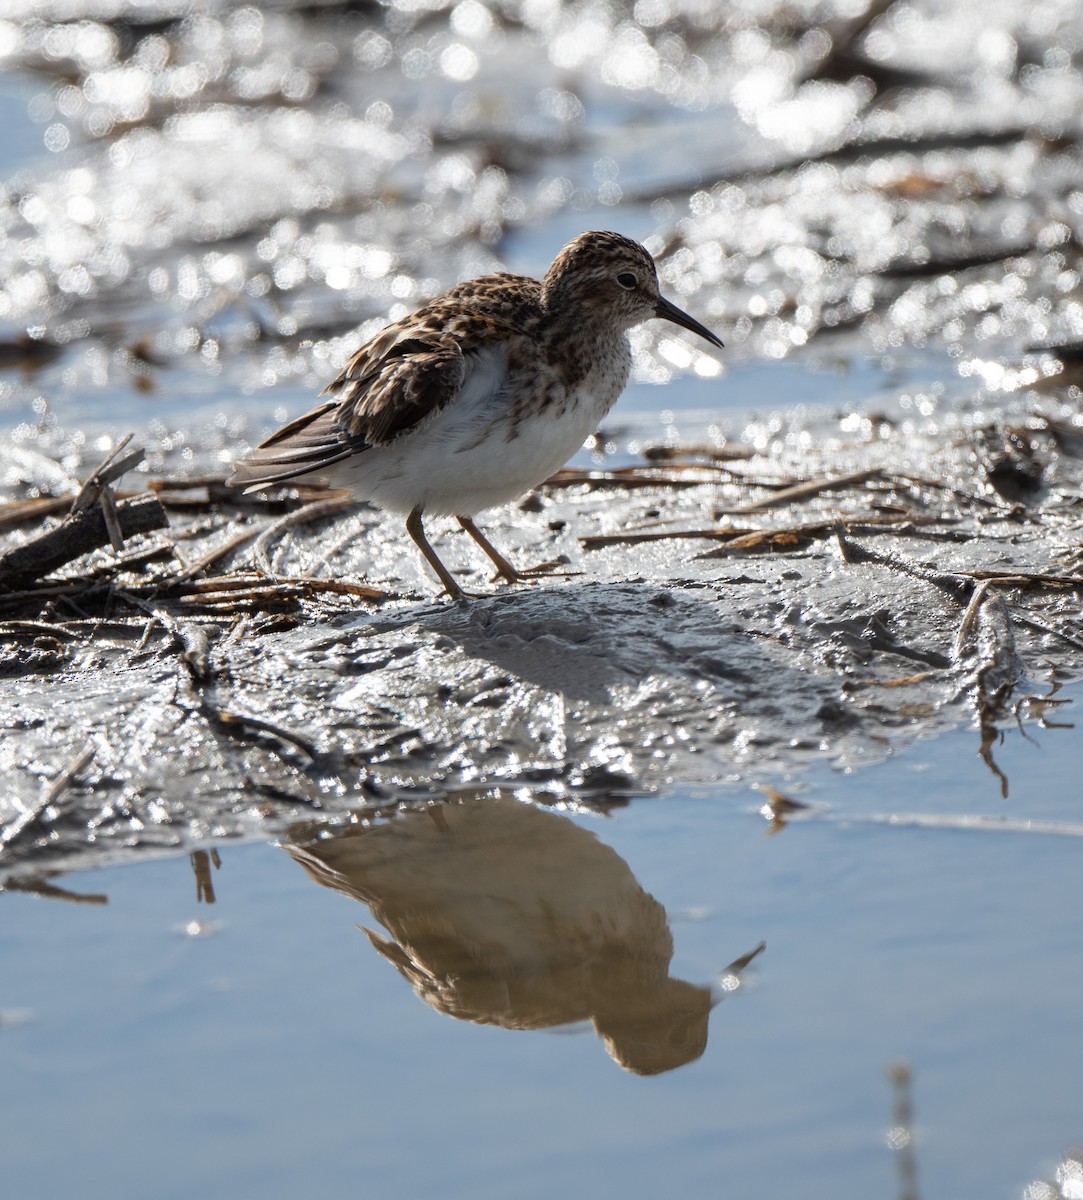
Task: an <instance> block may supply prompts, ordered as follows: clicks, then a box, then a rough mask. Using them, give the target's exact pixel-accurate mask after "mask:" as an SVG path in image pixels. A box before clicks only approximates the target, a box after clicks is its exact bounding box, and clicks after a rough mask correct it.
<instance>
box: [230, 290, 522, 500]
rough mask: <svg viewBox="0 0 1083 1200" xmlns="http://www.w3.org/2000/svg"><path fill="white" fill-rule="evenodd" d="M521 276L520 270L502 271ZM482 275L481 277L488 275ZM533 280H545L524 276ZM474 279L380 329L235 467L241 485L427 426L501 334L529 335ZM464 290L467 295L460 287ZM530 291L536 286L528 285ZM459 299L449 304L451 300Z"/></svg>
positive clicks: (302, 471)
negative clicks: (317, 395) (316, 395)
mask: <svg viewBox="0 0 1083 1200" xmlns="http://www.w3.org/2000/svg"><path fill="white" fill-rule="evenodd" d="M498 278H499V279H500V280H501V281H503V280H505V279H506V280H508V281H514V282H516V283H518V282H519V278H520V277H518V276H500V277H498ZM487 282H489V281H488V280H479V281H476V283H487ZM522 285H523V286H524V289H525V288H528V287H532V288H535V289H536V288H537V287H538V285H537V284H536V283H535V282H534V281H533V280H528V279H526V278H525V277H524V278H523V279H522ZM467 287H468V285H460V288H456V289H453V290H452V292H450V293H448V295H447V296H446V297H445V298H444V301H445V303H443V304H442V303H441V302H440V301H435V302H433V303H432V304H430V305H428V306H426V307H425V308H423V309H421V310H420V311H419V312H417V313H415V314H413V315H412V316H410V317H406V318H404V319H403V320H401V321H397V322H396V323H395V324H393V325H389V326H388V327H387V328H386V329H384V330H382V331H381V332H380V333H378V334H377V335H376V336H375V337H374V338H372V339H371V340H370V341H368V342H366V343H365V344H364V345H363V346H362V347H361V349H360V350H358V351H357V352H356V353H355V354H354V355H353V357H352V358H351V359H350V360H349V362H347V364H346V366H345V367H344V368H343V370H342V372H341V373H340V374H339V375H338V377H337V378H336V379H334V380H333V381H332V382H331V383H330V384H328V386H327V387H326V388H325V389H324V393H323V394H324V395H327V396H329V397H330V399H328V400H325V401H324V402H323V403H322V404H319V405H317V406H316V407H315V408H313V409H312V410H311V411H310V412H307V413H305V414H304V415H303V416H301V417H298V418H297V419H296V420H295V421H291V422H290V424H288V425H285V426H283V428H281V429H279V430H278V431H277V432H275V433H273V434H271V436H270V437H269V438H267V439H266V441H264V442H261V443H260V445H259V446H258V447H257V448H256V449H255V450H253V451H251V452H250V453H249V454H247V455H246V456H245V457H244V458H243V459H241V461H240V462H238V463H237V464H236V466H235V468H234V471H233V474H232V475H231V476H230V479H229V482H230V484H231V485H232V486H234V487H244V488H256V487H261V486H263V485H264V484H268V483H280V482H283V481H285V480H287V479H293V478H296V477H297V476H299V475H308V474H317V473H318V472H320V471H322V470H325V469H326V468H328V467H330V466H333V465H334V464H335V463H338V462H341V461H342V460H343V459H346V458H349V457H350V456H351V455H354V454H358V453H360V452H361V451H363V450H366V449H367V448H368V447H369V446H382V445H386V444H387V443H388V442H391V441H393V440H394V439H395V438H397V437H400V436H401V435H403V434H405V433H409V432H410V431H411V430H414V429H417V428H419V427H420V426H421V425H423V424H424V423H425V422H426V421H427V420H428V419H429V418H431V417H432V416H434V415H435V414H436V413H438V412H439V411H440V410H441V409H443V408H446V407H447V405H448V404H449V403H450V402H451V401H452V400H453V399H454V398H455V396H456V395H457V394H458V393H459V390H460V388H461V387H462V385H463V381H464V379H465V378H466V375H467V371H468V369H469V367H470V364H471V359H472V358H473V356H475V355H476V354H477V353H478V352H479V351H480V350H482V349H483V348H484V347H485V346H487V345H491V344H492V342H493V340H494V339H501V338H506V339H508V340H509V341H513V342H517V343H521V342H522V340H523V339H524V338H525V337H529V336H530V334H529V332H528V330H527V329H526V328H525V327H524V322H523V321H522V320H521V319H518V318H519V317H521V315H522V314H521V312H520V313H518V314H516V313H515V312H494V311H492V310H491V309H490V308H486V307H484V306H482V305H471V303H470V295H469V294H466V289H467ZM460 290H462V291H463V293H464V294H463V295H460V294H459V293H460ZM527 294H528V295H530V294H531V293H527ZM448 300H454V301H456V302H457V303H456V304H453V305H452V307H451V311H450V312H449V310H448V308H447V307H446V301H448Z"/></svg>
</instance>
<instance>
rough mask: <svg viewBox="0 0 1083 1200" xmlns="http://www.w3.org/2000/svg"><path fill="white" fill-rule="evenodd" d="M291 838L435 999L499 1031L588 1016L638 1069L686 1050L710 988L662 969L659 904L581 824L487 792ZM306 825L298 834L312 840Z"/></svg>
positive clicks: (373, 937)
mask: <svg viewBox="0 0 1083 1200" xmlns="http://www.w3.org/2000/svg"><path fill="white" fill-rule="evenodd" d="M328 832H329V834H330V836H326V835H325V836H323V837H320V838H317V839H314V840H305V841H303V842H298V843H296V844H293V845H290V846H287V849H288V851H289V853H290V854H291V855H292V856H293V857H294V858H295V859H296V860H297V862H299V863H300V864H301V865H302V866H303V867H304V868H305V870H306V871H308V873H309V874H310V875H311V876H312V878H313V879H314V880H316V882H317V883H320V884H323V885H324V886H326V887H330V888H333V889H335V890H336V891H339V892H343V893H344V894H346V895H348V896H352V897H354V898H355V899H357V900H361V901H363V902H364V903H365V904H367V905H368V906H369V908H370V909H371V911H372V915H373V916H374V917H375V918H376V920H377V921H379V923H380V924H381V925H382V926H383V927H384V929H385V930H386V931H387V933H388V934H389V935H390V936H386V937H385V936H383V935H381V934H378V933H374V932H373V931H372V930H369V929H366V930H365V933H366V934H367V935H368V937H369V940H370V941H371V942H372V944H373V946H374V947H375V948H376V950H377V951H378V952H379V953H380V954H382V955H383V957H384V958H386V959H387V960H388V961H389V962H391V963H393V964H394V965H395V967H396V968H397V969H398V971H399V972H400V973H401V974H402V975H403V976H404V977H405V978H406V979H408V980H409V981H410V983H411V984H412V985H413V988H414V991H415V992H417V994H418V995H419V996H420V997H421V998H422V999H423V1000H424V1001H425V1003H426V1004H428V1005H430V1006H431V1007H432V1008H434V1009H436V1010H437V1011H438V1012H442V1013H447V1014H448V1015H449V1016H452V1017H456V1018H458V1019H459V1020H464V1021H474V1022H476V1023H477V1024H482V1025H499V1026H501V1027H503V1028H505V1029H549V1028H553V1027H554V1026H560V1025H567V1024H570V1023H572V1022H578V1021H585V1020H589V1021H590V1022H591V1023H592V1024H593V1026H594V1029H595V1031H596V1032H597V1034H598V1035H599V1037H601V1038H602V1039H603V1041H604V1043H605V1048H606V1051H607V1052H608V1053H609V1055H610V1057H611V1058H612V1059H613V1060H614V1061H615V1062H616V1063H618V1064H619V1065H620V1066H621V1067H623V1068H624V1069H625V1070H628V1071H633V1072H635V1073H636V1074H638V1075H657V1074H660V1073H661V1072H663V1071H671V1070H673V1069H674V1068H676V1067H680V1066H683V1065H684V1064H685V1063H689V1062H693V1061H694V1060H695V1059H697V1058H699V1056H700V1055H701V1054H702V1053H703V1051H704V1049H705V1048H706V1046H707V1023H708V1018H709V1016H710V1012H711V1009H712V1008H713V1007H714V1005H715V1004H716V1003H717V1002H718V1001H719V1000H720V999H721V998H722V996H723V995H724V994H725V992H726V991H728V990H732V988H733V986H734V985H735V983H736V980H737V977H738V975H739V972H740V971H741V969H742V968H743V967H745V966H746V965H747V964H748V962H749V961H751V959H752V958H754V957H755V956H756V955H757V954H758V953H759V952H760V951H761V950H762V949H763V945H762V944H761V945H760V946H758V947H757V948H756V949H755V950H754V951H752V952H751V953H750V954H747V955H745V956H743V957H742V958H740V959H738V960H737V961H736V962H734V963H732V964H730V966H729V967H728V968H727V969H726V971H725V972H724V975H723V984H722V985H721V987H719V988H715V989H712V988H711V987H705V986H699V985H696V984H692V983H686V982H685V981H684V980H681V979H674V978H672V977H671V976H670V973H669V966H670V960H671V958H672V956H673V937H672V935H671V934H670V931H669V925H668V923H667V920H666V912H665V909H664V908H663V907H662V906H661V905H660V904H659V903H658V901H657V900H655V899H654V897H653V896H650V895H648V894H647V893H646V892H645V891H644V890H643V889H642V888H641V887H640V886H639V884H638V883H637V882H636V879H635V876H634V875H633V874H632V872H631V870H630V869H629V867H628V864H627V863H626V862H625V861H624V860H623V859H622V858H621V857H620V856H619V855H618V854H617V853H616V852H615V851H614V850H612V849H610V848H609V847H608V846H606V845H604V844H603V843H602V842H600V841H598V839H597V838H596V837H595V836H594V835H593V834H592V833H590V832H589V831H588V830H586V829H582V828H580V827H579V826H578V825H576V824H574V823H573V822H572V821H569V820H568V819H567V818H566V817H563V816H560V815H559V814H557V813H554V812H552V811H548V810H543V809H539V808H536V807H534V806H532V805H530V804H525V803H521V802H519V801H517V800H515V799H512V798H511V797H509V796H502V795H491V794H490V795H488V796H486V797H484V798H481V799H471V800H467V801H463V802H460V803H457V804H448V805H438V806H433V807H430V808H426V809H421V810H414V811H411V812H407V813H404V814H402V815H400V816H398V817H396V818H395V819H394V820H392V821H389V822H387V823H384V824H376V825H366V826H349V827H347V828H345V829H335V830H333V831H328ZM311 833H312V830H311V827H308V829H307V830H306V833H305V836H306V837H310V836H311Z"/></svg>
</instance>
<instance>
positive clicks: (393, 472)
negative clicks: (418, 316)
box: [331, 346, 623, 517]
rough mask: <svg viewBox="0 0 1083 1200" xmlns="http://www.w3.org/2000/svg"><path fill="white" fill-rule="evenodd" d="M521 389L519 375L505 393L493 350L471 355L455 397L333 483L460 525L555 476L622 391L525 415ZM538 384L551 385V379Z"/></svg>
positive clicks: (352, 463)
mask: <svg viewBox="0 0 1083 1200" xmlns="http://www.w3.org/2000/svg"><path fill="white" fill-rule="evenodd" d="M531 382H535V383H541V382H543V381H542V380H541V378H540V377H539V379H538V380H536V381H531V380H526V381H524V380H523V378H522V377H521V376H520V377H518V378H517V379H516V380H515V381H514V389H515V394H514V395H509V377H508V370H507V357H506V354H505V352H504V349H503V347H501V346H495V347H493V349H491V350H486V351H482V352H480V353H478V354H476V355H471V357H470V360H469V368H468V372H467V376H466V379H465V380H464V382H463V386H462V389H461V390H460V392H459V394H458V395H457V396H456V397H455V399H454V400H453V401H452V402H451V403H450V404H449V405H448V406H447V407H446V408H445V409H444V410H443V411H441V412H439V413H437V414H436V415H435V416H433V417H432V418H430V419H429V420H428V421H427V422H426V423H425V424H424V425H423V426H422V427H421V428H420V429H418V430H416V431H414V432H412V433H409V434H405V435H403V436H402V437H399V438H396V439H395V440H394V441H393V442H392V443H391V444H390V445H388V446H372V447H370V448H369V449H367V450H364V451H362V452H361V453H360V454H357V455H355V456H354V457H353V458H351V459H348V460H347V461H346V462H343V463H341V464H339V465H338V466H337V467H335V468H334V470H333V473H331V474H332V478H333V481H334V482H335V483H336V484H339V485H345V486H348V487H351V488H352V489H353V490H354V491H355V492H356V493H357V495H359V496H360V497H362V498H363V499H366V500H371V501H372V502H373V503H375V504H377V505H379V506H380V507H381V508H383V509H386V510H388V511H390V512H402V513H406V512H410V511H411V510H412V509H414V508H416V507H418V506H419V505H420V506H421V508H422V510H423V511H424V512H426V513H432V514H447V515H455V516H464V517H469V516H473V515H474V514H475V513H478V512H481V511H483V510H484V509H487V508H493V507H495V506H497V505H500V504H506V503H507V502H508V501H510V500H514V499H516V498H517V497H518V496H521V495H522V494H523V493H524V492H526V491H529V490H530V488H532V487H535V486H536V485H537V484H539V483H541V482H542V481H543V480H545V479H547V478H548V477H549V476H550V475H552V474H553V472H554V471H557V470H559V468H560V467H562V466H563V465H564V463H566V462H567V461H568V459H569V458H571V456H572V455H573V454H575V453H576V451H577V450H579V448H580V447H581V446H582V445H583V443H584V442H585V441H586V439H587V438H588V437H589V436H590V435H591V434H592V433H593V432H594V431H595V429H596V428H597V426H598V422H599V421H601V419H602V418H603V417H604V416H605V414H606V413H607V412H608V411H609V409H610V407H611V406H612V404H613V402H614V401H615V400H616V398H617V395H619V394H620V391H621V390H622V389H623V380H621V381H620V387H619V388H617V389H616V390H615V391H614V389H613V388H612V386H610V387H609V388H606V389H605V391H606V393H607V394H604V395H599V394H597V392H596V391H592V390H588V389H576V391H575V392H574V393H572V394H568V393H567V392H565V393H564V395H563V396H561V397H560V399H561V401H562V403H558V404H553V405H550V406H548V407H546V408H543V409H540V410H539V414H538V415H537V416H536V417H534V416H531V415H529V407H528V406H527V405H525V404H524V403H523V402H522V399H523V397H522V392H521V389H522V388H523V387H524V386H529V385H530V384H531ZM544 382H546V383H547V384H548V385H549V386H551V385H552V379H551V378H550V379H549V380H546V381H544ZM591 382H592V381H591V380H589V379H588V381H587V383H588V385H589V384H590V383H591ZM613 382H616V381H613ZM551 395H552V393H550V396H551ZM561 410H563V411H561ZM512 414H515V419H514V420H513V419H512ZM557 414H559V415H557Z"/></svg>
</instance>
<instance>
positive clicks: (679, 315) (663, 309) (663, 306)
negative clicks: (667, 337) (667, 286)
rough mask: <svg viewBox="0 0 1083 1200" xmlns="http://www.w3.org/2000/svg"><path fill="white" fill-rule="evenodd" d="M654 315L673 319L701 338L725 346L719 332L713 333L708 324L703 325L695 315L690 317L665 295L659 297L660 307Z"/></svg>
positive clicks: (663, 318)
mask: <svg viewBox="0 0 1083 1200" xmlns="http://www.w3.org/2000/svg"><path fill="white" fill-rule="evenodd" d="M654 315H655V316H656V317H661V318H662V320H663V321H672V322H673V324H674V325H680V327H681V328H682V329H690V330H691V331H692V332H693V333H698V334H699V336H700V337H701V338H703V339H705V340H706V341H708V342H710V343H711V345H712V346H717V347H718V348H719V349H720V350H721V349H724V348H725V347H723V345H722V339H721V338H720V337H719V336H718V335H717V334H714V333H712V332H711V331H710V330H709V329H708V328H707V326H706V325H701V324H700V323H699V322H698V321H697V320H696V319H695V317H690V316H689V315H688V314H687V313H686V312H683V311H682V310H681V309H679V308H678V307H677V306H676V304H673V303H671V302H670V301H669V300H667V299H666V298H665V296H659V297H658V307H657V308H656V309H655V310H654Z"/></svg>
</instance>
